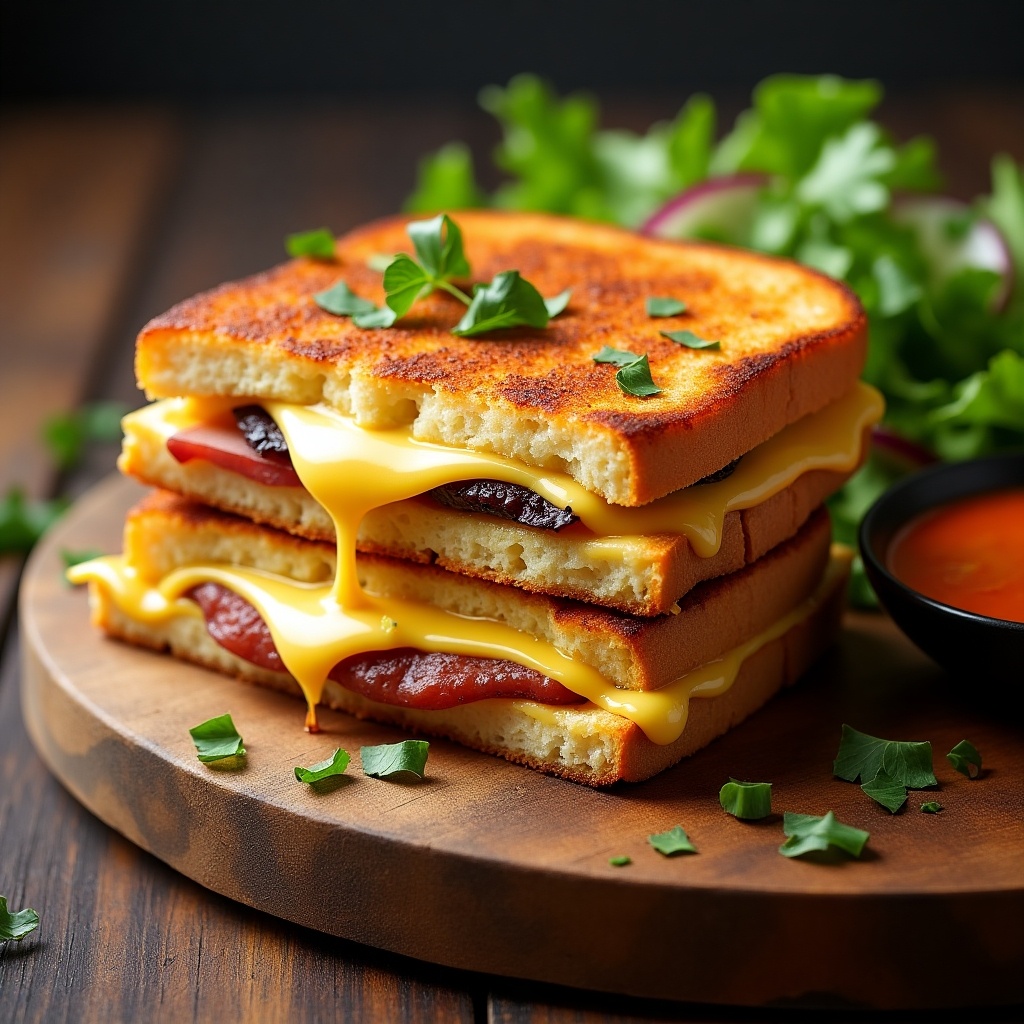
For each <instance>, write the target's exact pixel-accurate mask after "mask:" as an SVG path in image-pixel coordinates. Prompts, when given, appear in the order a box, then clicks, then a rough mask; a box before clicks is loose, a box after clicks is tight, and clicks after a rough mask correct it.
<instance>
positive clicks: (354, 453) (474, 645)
mask: <svg viewBox="0 0 1024 1024" xmlns="http://www.w3.org/2000/svg"><path fill="white" fill-rule="evenodd" d="M243 402H244V400H243V399H240V398H239V397H237V396H235V397H232V398H225V399H202V400H200V399H178V400H171V401H169V402H161V403H158V404H157V405H156V406H151V407H149V408H147V409H143V410H140V411H139V412H138V413H134V414H132V415H133V417H138V418H139V419H140V420H141V421H142V424H143V425H144V426H145V427H148V428H149V429H153V430H160V431H162V432H163V433H164V434H165V435H167V434H168V432H170V433H173V432H174V431H175V430H178V429H182V428H183V427H184V426H188V425H191V424H193V423H195V422H202V421H204V420H209V419H210V418H212V417H214V416H218V415H223V414H224V413H225V411H226V410H227V409H229V408H230V407H231V406H234V405H238V404H241V403H243ZM262 404H263V405H264V406H265V408H266V409H267V411H268V412H269V413H270V415H271V416H273V418H274V419H275V420H276V421H277V423H278V425H279V426H280V428H281V431H282V433H283V434H284V436H285V438H286V440H287V442H288V447H289V450H290V452H291V457H292V463H293V465H294V468H295V471H296V473H297V474H298V476H299V479H300V480H301V481H302V484H303V486H304V487H305V488H306V489H307V490H308V491H309V493H310V494H311V495H312V497H313V498H314V499H315V500H316V501H318V502H319V503H320V504H321V505H322V506H323V507H324V508H325V509H326V510H327V511H328V513H329V514H330V516H331V518H332V520H333V522H334V526H335V530H336V532H337V546H338V562H337V572H336V576H335V580H334V583H333V585H332V586H330V587H324V586H318V585H307V584H301V583H297V582H295V581H294V580H289V579H284V578H282V577H277V576H273V575H271V574H268V573H265V572H261V571H259V570H255V569H247V568H240V567H234V566H227V565H213V564H210V565H193V566H188V567H184V568H180V569H177V570H175V571H174V572H172V573H171V574H169V575H168V576H167V577H166V578H165V579H164V580H162V581H160V582H159V583H158V584H157V585H153V584H152V583H150V582H148V581H146V580H144V578H143V577H142V576H141V575H140V574H139V573H138V572H137V571H136V570H135V568H134V567H133V566H130V565H128V564H127V563H126V562H125V560H124V559H123V558H119V557H109V558H103V559H98V560H95V561H92V562H89V563H85V564H83V565H80V566H76V567H74V568H73V569H71V570H70V571H69V574H68V576H69V578H70V579H71V580H72V581H74V582H84V581H86V580H92V581H94V582H96V583H97V584H98V585H100V586H103V587H105V588H106V589H107V590H108V591H109V593H110V594H111V596H112V598H113V599H114V600H115V601H116V603H117V604H118V606H119V607H120V608H121V609H122V610H123V611H124V612H125V613H126V614H128V615H129V616H131V617H132V618H135V619H138V620H140V621H150V622H153V621H160V620H166V619H167V618H169V617H172V616H175V615H182V614H184V615H195V614H200V612H199V609H198V607H197V606H196V605H195V604H194V603H193V602H191V601H189V600H187V599H185V598H183V597H182V596H181V595H182V594H184V593H186V592H187V591H188V590H189V589H191V588H192V587H194V586H197V585H199V584H201V583H204V582H207V581H210V582H215V583H219V584H221V585H223V586H225V587H228V588H229V589H231V590H233V591H235V592H236V593H238V594H239V595H240V596H242V597H244V598H245V599H246V600H247V601H249V603H250V604H252V605H253V606H254V607H255V608H256V609H257V610H258V611H259V612H260V614H261V616H262V617H263V619H264V621H265V622H266V623H267V625H268V627H269V629H270V632H271V636H272V637H273V640H274V644H275V645H276V647H277V650H278V653H279V654H280V656H281V660H282V662H283V664H284V665H285V666H286V668H287V669H288V672H289V673H290V674H291V675H292V676H294V677H295V678H296V680H298V682H299V685H300V686H301V687H302V690H303V693H304V694H305V696H306V700H307V703H308V708H309V713H308V715H307V724H308V725H309V726H310V727H311V728H315V725H316V719H315V712H314V709H315V707H316V705H317V704H318V703H319V701H320V697H321V695H322V693H323V687H324V684H325V681H326V678H327V674H328V673H329V672H330V670H331V669H332V668H333V667H334V666H335V665H336V664H337V663H338V662H340V661H342V660H344V659H345V658H347V657H350V656H353V655H357V654H363V653H368V652H372V651H381V650H391V649H394V648H398V647H412V648H415V649H418V650H424V651H442V652H451V653H456V654H463V655H469V656H477V657H491V658H504V659H508V660H511V661H515V662H518V663H519V664H521V665H525V666H526V667H528V668H531V669H534V670H535V671H538V672H540V673H541V674H543V675H546V676H548V677H550V678H552V679H555V680H557V681H558V682H560V683H562V684H563V685H564V686H565V687H567V688H568V689H570V690H572V691H573V692H575V693H577V694H579V695H581V696H583V697H585V698H586V699H587V700H589V701H591V702H592V703H593V704H595V705H597V706H598V707H601V708H603V709H605V710H606V711H609V712H612V713H613V714H616V715H621V716H622V717H625V718H627V719H629V720H630V721H633V722H635V723H636V724H637V725H638V726H639V727H640V728H641V729H643V731H644V732H645V733H646V735H647V736H648V737H649V738H650V739H651V740H653V741H654V742H656V743H671V742H673V741H674V740H675V739H676V738H678V736H679V735H680V733H681V732H682V730H683V728H684V727H685V724H686V717H687V708H688V703H689V699H690V697H691V696H693V695H698V696H712V695H716V694H719V693H723V692H725V690H727V689H728V688H729V686H731V685H732V682H733V680H734V679H735V677H736V674H737V672H738V671H739V668H740V666H741V665H742V663H743V660H744V659H745V658H747V657H749V656H750V655H751V654H753V653H754V652H755V651H757V650H759V649H760V648H761V647H762V646H764V644H766V643H769V642H770V641H771V640H773V639H775V638H776V637H778V636H781V635H782V634H783V633H784V632H786V631H787V630H788V629H790V628H791V627H792V626H793V625H795V624H796V623H797V622H799V621H801V620H802V619H803V618H804V617H806V616H807V615H809V614H810V613H811V611H813V609H814V608H815V607H816V606H817V603H818V602H819V601H820V600H821V595H822V594H824V593H825V592H826V591H827V585H828V582H829V581H828V580H826V583H823V585H822V589H820V590H819V592H818V593H817V594H816V595H815V596H814V597H812V598H811V599H810V600H809V601H807V602H805V603H804V604H802V605H801V606H800V607H799V608H797V609H794V610H793V611H792V612H790V614H789V615H787V616H784V617H783V618H782V619H780V620H779V621H778V622H777V623H775V624H774V625H773V626H771V627H770V628H769V629H767V630H764V631H762V632H761V633H759V634H758V635H757V636H755V637H753V638H752V639H750V640H748V641H747V642H746V643H745V644H743V645H741V646H740V647H737V648H735V649H734V650H733V651H730V652H729V653H728V654H726V655H725V656H723V657H722V658H720V659H718V660H716V661H715V662H712V663H710V664H708V665H705V666H703V667H702V668H700V669H698V670H696V671H694V672H691V673H689V674H688V675H686V676H684V677H682V678H681V679H678V680H676V681H675V682H673V683H670V684H668V685H667V686H664V687H662V688H660V689H659V690H655V691H648V692H635V691H626V690H621V689H618V688H617V687H615V686H614V685H613V684H612V683H611V682H609V681H608V680H607V679H605V678H604V677H603V676H601V674H600V673H598V672H597V671H596V670H595V669H594V668H592V667H591V666H589V665H585V664H583V663H582V662H579V661H575V660H573V659H572V658H571V657H570V656H568V655H567V654H565V653H564V652H562V651H561V650H559V649H558V648H557V647H554V646H553V645H551V644H549V643H546V642H545V641H542V640H540V639H538V638H536V637H534V636H531V635H529V634H526V633H523V632H520V631H518V630H516V629H513V628H512V627H510V626H507V625H504V624H501V623H498V622H494V621H492V620H486V619H474V618H469V617H467V616H462V615H458V614H455V613H452V612H446V611H443V610H441V609H438V608H434V607H432V606H429V605H426V604H421V603H417V602H413V601H402V600H396V599H393V598H384V597H381V596H379V595H375V594H371V593H368V592H366V591H364V590H363V589H362V588H361V587H360V585H359V581H358V577H357V574H356V533H357V530H358V528H359V524H360V522H361V520H362V518H363V517H364V516H365V514H366V513H367V512H369V511H370V510H371V509H374V508H377V507H380V506H382V505H386V504H390V503H391V502H395V501H399V500H402V499H406V498H411V497H414V496H415V495H418V494H423V493H425V492H427V491H429V490H431V489H432V488H434V487H438V486H441V485H442V484H447V483H453V482H457V481H460V480H467V479H475V478H479V477H485V478H489V479H497V480H502V481H504V482H507V483H516V484H521V485H522V486H524V487H528V488H530V489H531V490H533V491H535V492H537V493H539V494H541V495H543V496H544V497H545V498H547V500H548V501H551V502H552V503H553V504H555V505H558V506H559V507H560V508H566V507H571V508H572V509H573V511H574V512H576V514H577V515H579V516H580V518H581V519H582V520H583V523H584V524H585V526H586V527H588V528H589V529H590V530H591V531H592V532H593V533H594V534H595V535H596V536H595V540H594V541H593V543H594V544H595V545H600V546H601V547H602V548H603V549H604V551H605V553H607V552H608V549H609V548H611V549H612V550H616V549H618V550H621V549H622V546H623V545H625V544H628V543H630V541H631V538H633V537H635V536H638V535H644V534H654V533H676V534H684V535H685V536H686V537H687V538H688V539H689V541H690V543H691V544H692V545H693V547H694V549H695V550H696V551H697V552H698V554H701V555H705V556H707V555H712V554H714V553H715V552H716V551H717V550H718V547H719V545H720V544H721V536H722V524H723V520H724V518H725V516H726V514H727V513H728V512H731V511H735V510H739V509H745V508H751V507H753V506H755V505H757V504H759V503H760V502H762V501H765V500H767V499H768V498H769V497H771V496H772V495H774V494H777V493H779V492H780V491H782V490H784V489H785V488H786V487H788V486H789V485H790V484H791V483H792V482H793V481H794V480H796V479H797V478H798V477H799V476H800V475H801V474H803V473H806V472H809V471H811V470H815V469H832V470H849V469H852V468H853V467H854V466H855V465H856V464H857V463H858V461H859V460H860V456H861V443H862V438H863V434H864V431H865V429H866V428H867V427H868V426H870V425H871V424H872V423H874V422H875V421H877V419H878V418H879V417H880V415H881V411H882V401H881V397H880V395H879V394H878V392H877V391H875V390H874V389H873V388H870V387H869V386H867V385H864V384H858V385H857V386H856V387H855V388H853V389H852V390H851V391H850V392H849V393H848V394H847V395H846V396H844V397H843V398H842V399H841V400H840V401H838V402H834V403H832V404H831V405H830V406H828V407H827V408H826V409H824V410H822V411H821V412H818V413H815V414H814V415H812V416H808V417H805V418H804V419H803V420H800V421H798V422H797V423H794V424H792V425H791V426H789V427H787V428H786V429H785V430H783V431H781V432H780V433H779V434H777V435H776V436H775V437H773V438H771V439H770V440H768V441H766V442H765V443H764V444H762V445H761V446H759V447H758V448H757V449H755V450H754V451H753V452H750V453H748V454H747V455H745V456H744V458H743V459H742V461H741V462H740V464H739V466H738V467H737V469H736V470H735V471H734V472H733V473H732V474H731V475H730V476H729V477H727V478H726V479H725V480H722V481H720V482H718V483H715V484H705V485H701V486H700V487H691V488H687V489H685V490H683V491H679V492H677V493H676V494H672V495H668V496H667V497H665V498H662V499H660V500H659V501H656V502H652V503H651V504H650V505H646V506H643V507H641V508H624V507H617V506H611V505H609V504H608V503H607V502H605V501H604V500H603V499H601V498H600V497H598V496H596V495H593V494H590V493H589V492H587V491H586V490H584V489H583V488H582V487H581V486H580V485H579V484H578V483H576V481H574V480H573V479H572V478H571V477H569V476H568V475H567V474H560V473H554V472H550V471H547V470H539V469H536V468H534V467H531V466H527V465H525V464H524V463H521V462H518V461H516V460H513V459H508V458H505V457H502V456H499V455H494V454H490V453H486V452H474V451H468V450H464V449H455V448H448V447H445V446H443V445H438V444H431V443H427V442H423V441H418V440H416V439H415V438H414V437H413V436H412V434H411V432H410V431H409V430H408V429H398V430H385V431H375V430H367V429H365V428H362V427H359V426H358V425H357V424H356V423H355V421H354V420H353V419H352V418H350V417H346V416H343V415H341V414H339V413H337V412H335V411H334V410H331V409H328V408H326V407H324V406H297V405H288V404H285V403H280V402H264V403H262ZM168 436H169V435H168ZM830 571H831V572H833V573H834V572H836V571H839V570H838V569H837V568H835V565H833V568H832V570H830ZM535 713H539V712H536V711H535Z"/></svg>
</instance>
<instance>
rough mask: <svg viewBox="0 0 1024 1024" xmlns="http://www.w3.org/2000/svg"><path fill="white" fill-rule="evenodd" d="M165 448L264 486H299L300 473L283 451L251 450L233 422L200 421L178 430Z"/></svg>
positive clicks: (179, 456) (180, 457) (187, 459)
mask: <svg viewBox="0 0 1024 1024" xmlns="http://www.w3.org/2000/svg"><path fill="white" fill-rule="evenodd" d="M167 450H168V451H169V452H170V453H171V454H172V455H173V456H174V457H175V458H176V459H177V460H178V461H179V462H190V461H191V460H192V459H205V460H206V461H207V462H212V463H213V464H214V465H217V466H220V467H222V468H223V469H228V470H231V472H233V473H240V474H241V475H242V476H245V477H248V478H249V479H250V480H255V481H256V483H258V484H265V485H266V486H267V487H301V486H302V481H301V480H300V479H299V474H298V473H296V472H295V470H294V469H293V468H292V461H291V459H290V458H289V457H288V455H287V454H286V453H282V454H278V453H275V452H268V453H267V454H261V453H260V452H257V451H253V449H252V448H251V447H250V445H249V442H248V441H246V439H245V437H244V436H243V435H242V434H241V433H240V432H239V430H238V427H237V426H236V425H235V424H234V422H232V423H225V424H223V425H222V424H215V423H203V424H201V425H200V426H196V427H189V428H188V429H187V430H179V431H178V433H177V434H175V435H174V436H173V437H171V438H169V439H168V441H167Z"/></svg>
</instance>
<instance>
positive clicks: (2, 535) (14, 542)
mask: <svg viewBox="0 0 1024 1024" xmlns="http://www.w3.org/2000/svg"><path fill="white" fill-rule="evenodd" d="M67 507H68V503H67V502H66V501H64V500H63V499H59V500H56V501H30V500H29V499H28V498H26V497H25V492H24V491H22V490H21V488H19V487H12V488H11V490H9V491H8V492H7V494H6V495H5V496H4V497H3V498H2V499H0V555H3V554H9V553H13V552H24V551H28V550H29V549H30V548H31V547H32V545H33V544H35V542H36V541H37V540H39V538H40V537H41V536H42V535H43V534H44V533H45V532H46V531H47V530H48V529H49V528H50V527H51V526H52V525H53V524H54V523H55V522H56V521H57V520H58V519H59V518H60V517H61V516H62V515H63V514H64V511H65V510H66V509H67Z"/></svg>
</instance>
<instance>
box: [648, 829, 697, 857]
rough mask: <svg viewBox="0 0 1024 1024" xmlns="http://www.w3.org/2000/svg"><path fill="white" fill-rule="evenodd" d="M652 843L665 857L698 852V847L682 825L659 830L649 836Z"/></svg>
mask: <svg viewBox="0 0 1024 1024" xmlns="http://www.w3.org/2000/svg"><path fill="white" fill-rule="evenodd" d="M647 842H649V843H650V844H651V846H653V847H654V849H656V850H657V851H658V853H660V854H661V855H662V856H664V857H673V856H675V855H676V854H677V853H696V852H697V847H696V846H694V845H693V843H691V842H690V839H689V837H688V836H687V834H686V832H685V831H684V830H683V826H682V825H676V826H674V827H673V828H670V829H669V830H668V831H667V832H657V833H655V834H654V835H653V836H648V837H647Z"/></svg>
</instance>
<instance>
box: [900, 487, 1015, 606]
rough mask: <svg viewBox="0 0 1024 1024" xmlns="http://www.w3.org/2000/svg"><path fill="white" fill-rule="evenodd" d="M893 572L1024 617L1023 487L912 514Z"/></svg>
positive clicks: (929, 593) (948, 597) (942, 594)
mask: <svg viewBox="0 0 1024 1024" xmlns="http://www.w3.org/2000/svg"><path fill="white" fill-rule="evenodd" d="M886 563H887V566H888V569H889V571H890V572H891V573H892V574H893V576H895V577H897V579H900V580H902V581H903V582H904V583H905V584H906V585H907V586H908V587H912V588H913V589H914V590H916V591H918V593H921V594H924V595H925V596H926V597H930V598H932V599H933V600H935V601H941V602H942V603H943V604H949V605H952V606H953V607H954V608H963V609H964V610H965V611H969V612H977V613H978V614H979V615H988V616H991V617H992V618H995V619H1008V620H1009V621H1011V622H1024V487H1014V488H1010V489H1009V490H1005V491H992V492H990V493H988V494H978V495H975V496H974V497H971V498H961V499H960V500H959V501H953V502H950V503H949V504H948V505H942V506H940V507H939V508H936V509H931V510H930V511H928V512H925V513H923V514H922V515H920V516H918V517H917V518H915V519H912V520H911V521H910V522H909V523H908V524H907V525H906V526H905V527H903V529H902V530H900V532H899V533H898V534H896V536H895V537H894V538H893V541H892V543H891V544H890V545H889V550H888V552H887V553H886Z"/></svg>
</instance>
